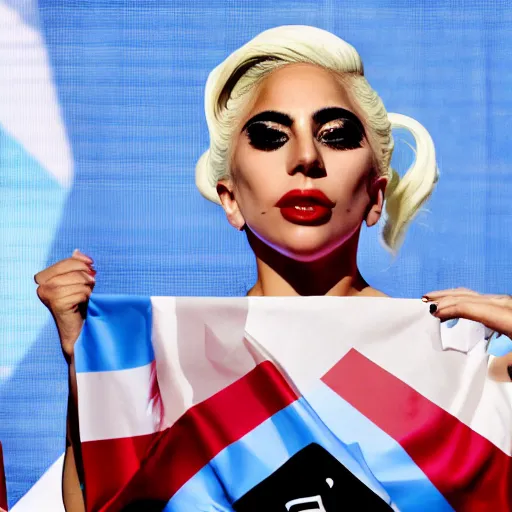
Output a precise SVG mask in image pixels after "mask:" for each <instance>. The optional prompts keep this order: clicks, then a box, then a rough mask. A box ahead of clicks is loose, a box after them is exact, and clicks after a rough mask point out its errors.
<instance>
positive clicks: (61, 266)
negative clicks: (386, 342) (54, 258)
mask: <svg viewBox="0 0 512 512" xmlns="http://www.w3.org/2000/svg"><path fill="white" fill-rule="evenodd" d="M76 270H82V271H84V272H87V273H89V274H91V275H94V274H95V273H96V271H95V270H93V269H92V268H91V266H90V265H89V264H87V263H85V262H84V261H81V260H79V259H76V258H67V259H65V260H61V261H59V262H57V263H55V264H54V265H52V266H50V267H48V268H45V269H44V270H41V272H38V273H37V274H36V275H35V276H34V280H35V282H36V283H37V284H39V285H41V284H44V283H46V282H47V281H48V280H50V279H51V278H52V277H55V276H57V275H59V274H66V273H67V272H74V271H76Z"/></svg>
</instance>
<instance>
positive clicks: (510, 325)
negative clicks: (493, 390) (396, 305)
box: [422, 288, 512, 381]
mask: <svg viewBox="0 0 512 512" xmlns="http://www.w3.org/2000/svg"><path fill="white" fill-rule="evenodd" d="M422 300H424V301H425V302H429V303H430V312H431V313H432V315H434V316H435V317H437V318H439V319H440V320H441V321H444V320H450V319H452V318H466V319H468V320H474V321H476V322H480V323H482V324H484V325H485V326H486V327H488V328H489V329H492V330H493V331H496V332H498V333H500V334H504V335H506V336H508V337H509V338H512V296H511V295H483V294H480V293H477V292H474V291H472V290H468V289H467V288H454V289H451V290H441V291H437V292H430V293H427V294H425V295H424V296H423V299H422ZM489 374H490V376H491V377H492V378H493V379H495V380H500V381H510V380H512V352H511V353H509V354H507V355H505V356H503V357H498V358H496V359H495V360H494V361H493V363H492V365H491V366H490V368H489Z"/></svg>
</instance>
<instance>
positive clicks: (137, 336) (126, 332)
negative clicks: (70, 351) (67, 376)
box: [75, 294, 155, 372]
mask: <svg viewBox="0 0 512 512" xmlns="http://www.w3.org/2000/svg"><path fill="white" fill-rule="evenodd" d="M151 329H152V312H151V300H150V298H149V297H137V296H131V295H125V296H123V295H115V296H109V295H95V294H93V295H92V297H91V300H90V301H89V309H88V311H87V319H86V321H85V324H84V328H83V329H82V333H81V335H80V338H79V339H78V341H77V343H76V346H75V360H76V371H77V372H104V371H114V370H127V369H130V368H137V367H139V366H145V365H147V364H149V363H151V362H152V361H153V360H154V358H155V355H154V352H153V345H152V344H151Z"/></svg>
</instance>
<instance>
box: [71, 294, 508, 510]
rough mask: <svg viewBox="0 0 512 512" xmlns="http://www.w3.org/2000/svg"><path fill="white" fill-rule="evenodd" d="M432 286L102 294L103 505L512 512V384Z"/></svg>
mask: <svg viewBox="0 0 512 512" xmlns="http://www.w3.org/2000/svg"><path fill="white" fill-rule="evenodd" d="M487 344H488V341H487V339H486V332H485V329H484V327H483V326H481V325H480V324H475V323H473V322H470V323H468V322H464V321H460V322H458V323H457V324H456V325H455V326H454V327H451V328H449V327H447V326H444V325H443V326H442V325H441V324H440V323H439V321H438V320H437V319H435V318H434V317H432V315H430V314H429V311H428V305H425V304H423V303H422V302H421V301H420V300H405V299H387V298H359V297H358V298H338V297H311V298H304V297H297V298H292V297H289V298H260V297H254V298H252V297H251V298H236V299H227V298H223V299H221V298H172V297H151V298H149V297H147V298H145V297H130V296H101V295H93V298H92V300H91V301H90V304H89V311H88V318H87V320H86V323H85V325H84V329H83V331H82V334H81V337H80V339H79V341H78V343H77V346H76V349H75V353H76V365H77V380H78V396H79V418H80V436H81V441H82V454H83V461H84V468H85V492H86V498H87V508H88V510H89V511H109V512H111V511H120V510H125V511H128V510H165V511H196V510H199V511H239V512H249V511H251V512H252V511H269V512H273V511H276V512H277V511H289V512H298V511H306V510H310V511H312V510H315V511H317V510H318V511H323V512H333V511H339V510H372V511H379V510H400V511H406V512H408V511H426V510H428V511H448V510H461V511H483V510H499V511H500V512H501V511H504V512H506V511H512V485H511V483H512V471H511V469H512V463H511V461H512V457H511V454H512V403H511V395H510V386H511V385H509V384H507V383H498V382H494V381H492V380H491V379H489V378H488V376H487V365H488V358H489V355H488V353H487Z"/></svg>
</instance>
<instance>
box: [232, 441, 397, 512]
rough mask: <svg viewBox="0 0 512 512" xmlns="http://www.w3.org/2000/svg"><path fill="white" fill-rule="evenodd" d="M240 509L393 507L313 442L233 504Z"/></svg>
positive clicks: (375, 511) (329, 511) (292, 511)
mask: <svg viewBox="0 0 512 512" xmlns="http://www.w3.org/2000/svg"><path fill="white" fill-rule="evenodd" d="M233 508H234V509H235V510H236V511H237V512H262V511H265V512H340V511H347V512H348V511H367V510H368V511H370V510H371V511H372V512H380V511H385V512H389V511H390V510H392V508H391V507H390V506H389V505H388V504H387V503H386V502H385V501H384V500H383V499H382V498H381V497H380V496H378V495H377V494H375V493H374V492H373V491H372V490H371V489H370V488H369V487H367V486H366V485H365V484H364V483H363V482H361V481H360V480H359V479H358V478H356V477H355V476H354V475H353V474H352V473H351V472H350V471H349V470H348V469H347V468H346V467H345V466H344V465H343V464H341V463H340V462H339V461H338V460H337V459H336V458H334V457H333V456H332V455H331V454H330V453H329V452H328V451H327V450H325V449H324V448H322V447H321V446H320V445H318V444H316V443H312V444H310V445H308V446H306V447H305V448H303V449H302V450H300V451H299V452H297V453H296V454H295V455H294V456H293V457H291V458H290V459H289V460H288V461H287V462H286V463H285V464H283V465H282V466H281V467H280V468H279V469H278V470H277V471H275V472H274V473H272V474H271V475H270V476H269V477H268V478H266V479H265V480H263V481H262V482H260V483H259V484H258V485H256V486H255V487H253V488H252V489H251V490H250V491H249V492H247V493H246V494H245V495H244V496H242V497H241V498H240V499H239V500H237V501H236V502H235V503H234V504H233Z"/></svg>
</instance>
